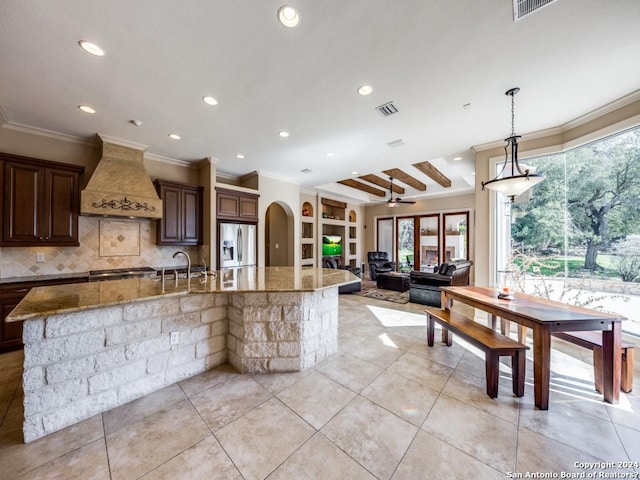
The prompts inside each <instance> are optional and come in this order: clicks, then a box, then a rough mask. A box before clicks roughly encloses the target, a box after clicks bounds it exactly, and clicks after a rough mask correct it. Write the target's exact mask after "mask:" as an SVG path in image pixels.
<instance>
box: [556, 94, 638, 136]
mask: <svg viewBox="0 0 640 480" xmlns="http://www.w3.org/2000/svg"><path fill="white" fill-rule="evenodd" d="M639 100H640V90H636V91H635V92H631V93H630V94H629V95H625V96H624V97H622V98H619V99H617V100H614V101H613V102H611V103H607V104H606V105H604V106H602V107H600V108H596V109H595V110H592V111H591V112H589V113H586V114H584V115H582V116H580V117H578V118H576V119H575V120H570V121H568V122H567V123H565V124H564V125H563V126H562V128H563V131H567V130H572V129H574V128H576V127H580V126H581V125H584V124H585V123H589V122H591V121H592V120H596V119H597V118H600V117H603V116H605V115H607V114H609V113H612V112H615V111H616V110H620V109H621V108H623V107H626V106H627V105H631V104H632V103H634V102H637V101H639Z"/></svg>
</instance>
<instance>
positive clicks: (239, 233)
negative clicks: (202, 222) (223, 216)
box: [219, 223, 257, 268]
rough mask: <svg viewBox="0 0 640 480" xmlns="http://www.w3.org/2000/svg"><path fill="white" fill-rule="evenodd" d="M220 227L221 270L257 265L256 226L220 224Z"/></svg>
mask: <svg viewBox="0 0 640 480" xmlns="http://www.w3.org/2000/svg"><path fill="white" fill-rule="evenodd" d="M219 225H220V228H219V232H220V238H219V246H220V247H219V248H220V266H219V268H229V267H245V266H249V265H255V264H256V239H257V237H256V226H255V225H246V224H242V223H220V224H219Z"/></svg>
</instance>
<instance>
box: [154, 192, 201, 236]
mask: <svg viewBox="0 0 640 480" xmlns="http://www.w3.org/2000/svg"><path fill="white" fill-rule="evenodd" d="M154 184H155V187H156V190H157V192H158V195H159V196H160V198H161V199H162V218H161V219H160V220H158V225H157V234H156V244H157V245H201V244H202V193H203V190H204V189H203V187H200V186H198V185H189V184H185V183H178V182H170V181H167V180H156V181H155V182H154Z"/></svg>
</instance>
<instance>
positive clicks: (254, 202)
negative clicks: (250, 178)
mask: <svg viewBox="0 0 640 480" xmlns="http://www.w3.org/2000/svg"><path fill="white" fill-rule="evenodd" d="M240 216H241V217H243V218H253V219H257V218H258V199H257V198H248V197H240Z"/></svg>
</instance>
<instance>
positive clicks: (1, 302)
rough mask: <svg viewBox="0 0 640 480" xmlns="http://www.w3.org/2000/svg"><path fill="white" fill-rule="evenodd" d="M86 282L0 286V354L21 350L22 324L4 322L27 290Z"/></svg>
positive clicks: (76, 280)
mask: <svg viewBox="0 0 640 480" xmlns="http://www.w3.org/2000/svg"><path fill="white" fill-rule="evenodd" d="M86 281H87V277H86V276H82V277H78V278H64V279H53V280H42V281H34V282H16V283H6V284H0V352H8V351H10V350H17V349H19V348H22V324H23V322H5V318H6V317H7V315H9V314H10V313H11V311H12V310H13V309H14V308H16V306H17V305H18V304H19V303H20V301H21V300H22V299H23V298H24V297H25V296H26V295H27V293H29V290H31V289H32V288H33V287H44V286H50V285H63V284H67V283H82V282H86Z"/></svg>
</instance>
